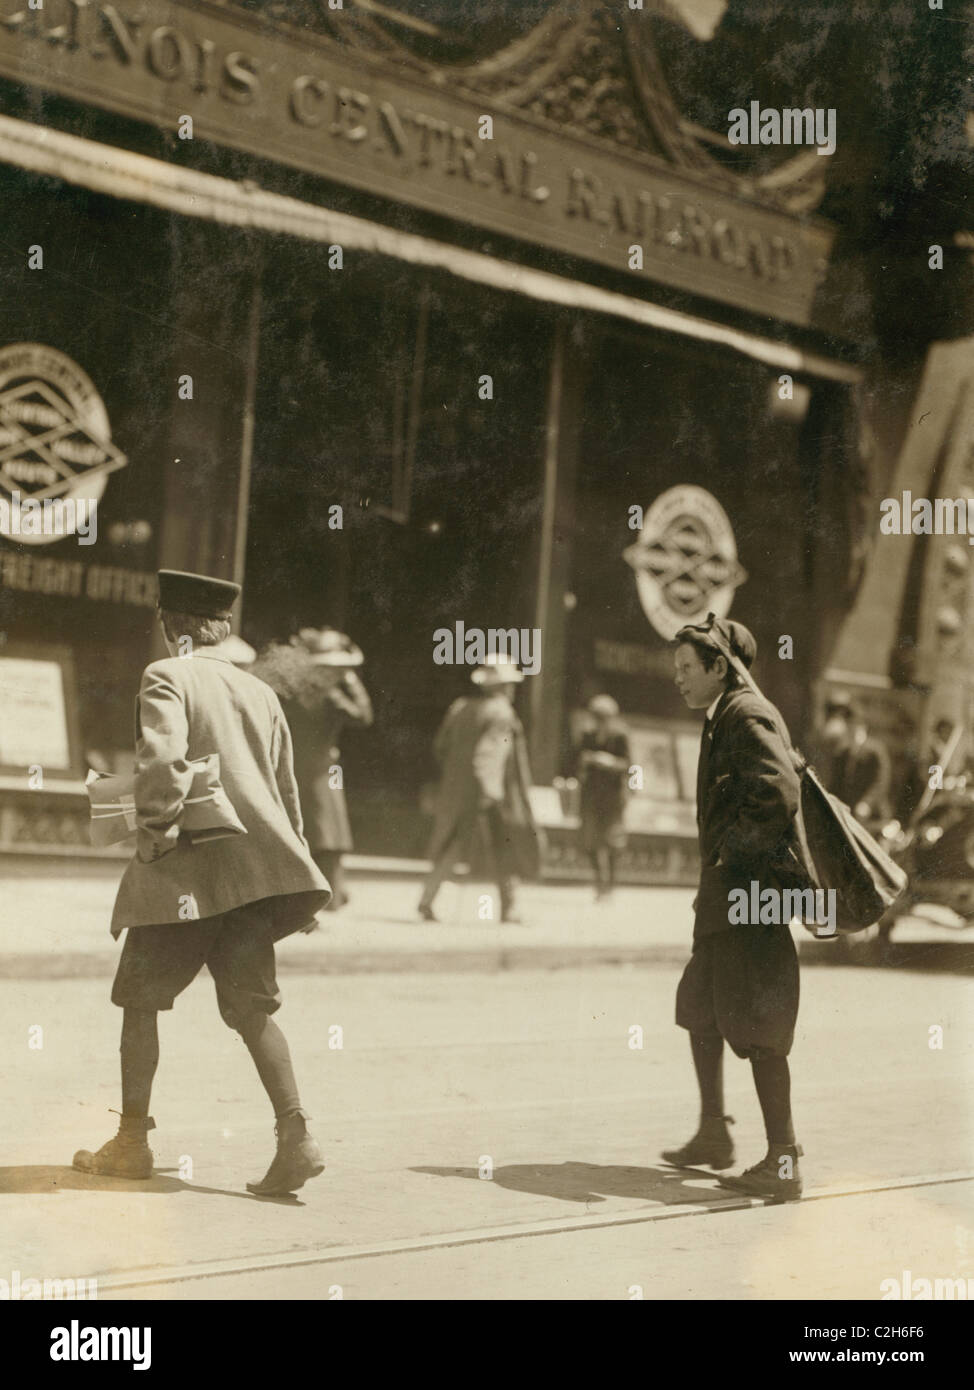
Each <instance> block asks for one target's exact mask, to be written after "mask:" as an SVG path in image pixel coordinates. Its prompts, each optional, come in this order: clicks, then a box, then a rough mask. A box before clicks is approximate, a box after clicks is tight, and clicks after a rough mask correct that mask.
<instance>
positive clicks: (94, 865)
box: [0, 860, 693, 979]
mask: <svg viewBox="0 0 974 1390" xmlns="http://www.w3.org/2000/svg"><path fill="white" fill-rule="evenodd" d="M123 869H124V864H112V863H101V862H96V861H89V862H76V863H64V862H62V861H56V860H50V861H43V862H42V863H40V864H39V865H37V866H35V865H32V864H30V863H23V862H21V861H13V860H11V861H9V862H7V863H0V895H2V896H0V902H2V908H0V972H2V973H3V974H4V975H6V976H7V977H8V978H38V979H52V978H76V977H79V976H80V977H84V976H88V977H100V976H103V975H106V974H109V973H110V972H111V971H112V970H113V968H114V962H115V960H116V958H117V954H118V949H119V948H118V946H117V945H116V943H115V942H113V941H112V938H111V936H110V934H109V930H108V924H109V921H110V918H111V910H112V903H113V900H114V897H115V890H116V886H117V884H118V880H119V878H120V877H121V873H122V870H123ZM420 888H421V880H420V878H419V877H418V876H413V875H408V876H407V875H405V874H402V873H399V874H375V873H373V874H369V875H367V876H363V875H355V874H353V875H350V877H349V892H350V895H351V901H350V902H349V903H348V905H347V906H346V907H345V908H344V909H343V910H342V911H341V912H340V913H322V914H321V916H320V918H319V922H320V926H319V928H318V930H317V931H315V932H313V933H311V934H310V935H306V936H304V935H301V936H295V937H290V938H288V940H286V941H285V942H283V943H281V945H280V946H279V948H278V954H279V960H280V964H281V968H282V969H283V970H301V971H310V972H313V973H355V972H357V971H360V970H361V971H368V970H390V971H398V970H416V969H421V970H455V969H461V970H470V969H487V970H490V969H505V968H508V967H511V966H515V965H518V966H519V965H533V966H557V965H573V964H581V963H606V964H612V963H616V962H622V961H644V962H651V961H660V962H672V963H677V962H679V961H681V960H683V959H685V957H686V955H687V952H688V950H689V941H690V931H691V915H690V904H691V902H692V899H693V893H692V892H691V891H690V890H689V889H686V888H620V889H619V890H618V893H617V895H616V897H615V898H613V899H612V900H611V901H610V902H608V903H598V904H597V903H596V902H595V901H594V895H593V892H592V890H591V889H590V888H588V887H587V886H584V885H564V884H530V885H527V886H525V887H524V888H523V890H522V892H521V897H520V902H519V908H520V911H521V914H522V916H523V918H524V922H525V925H523V926H514V925H508V924H505V923H501V922H499V921H496V920H482V919H481V917H480V915H479V914H480V912H481V910H482V895H485V894H490V895H492V897H493V899H494V901H493V904H492V907H493V912H494V913H495V914H496V913H497V912H498V907H497V903H496V889H495V888H494V886H493V885H492V884H488V883H479V882H474V881H463V882H460V883H456V884H454V883H447V884H445V885H444V886H443V888H442V890H441V892H440V895H439V898H438V900H437V904H436V912H437V917H438V919H439V920H438V921H437V922H435V923H429V922H422V921H420V920H419V917H418V914H417V911H416V904H417V902H418V901H419V895H420Z"/></svg>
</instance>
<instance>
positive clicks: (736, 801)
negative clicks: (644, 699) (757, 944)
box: [694, 689, 812, 937]
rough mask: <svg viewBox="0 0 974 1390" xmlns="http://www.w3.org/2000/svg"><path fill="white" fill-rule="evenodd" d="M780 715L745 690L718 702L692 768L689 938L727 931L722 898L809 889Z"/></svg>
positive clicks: (794, 779)
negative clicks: (694, 866)
mask: <svg viewBox="0 0 974 1390" xmlns="http://www.w3.org/2000/svg"><path fill="white" fill-rule="evenodd" d="M790 747H791V740H790V738H789V737H788V730H787V728H786V727H785V723H784V720H783V719H782V718H781V715H780V714H779V713H778V711H777V710H776V709H775V708H774V706H773V705H771V704H769V702H768V701H767V700H764V699H762V698H760V697H759V696H757V695H754V694H752V693H751V691H749V690H744V689H732V690H729V691H726V692H725V693H724V694H723V695H722V696H721V698H720V703H719V704H718V706H717V709H716V710H715V711H714V718H713V724H712V726H711V727H710V728H709V729H708V728H706V727H705V729H704V733H703V737H702V739H701V742H700V761H699V763H698V765H697V827H698V830H699V835H700V860H701V871H700V889H699V893H698V895H697V902H696V920H695V922H694V936H696V937H699V936H709V935H711V934H712V933H714V932H718V931H724V930H726V929H727V927H728V926H729V925H730V924H729V923H728V920H727V916H728V894H729V893H730V892H731V891H732V890H733V889H736V888H744V889H749V887H750V884H751V882H752V880H757V881H758V882H759V884H760V886H761V888H762V889H764V888H776V889H778V890H784V889H786V888H806V887H809V886H810V884H811V883H812V879H811V876H810V874H809V864H808V860H807V858H806V851H805V849H804V845H803V836H802V832H801V829H800V821H799V820H798V811H799V801H800V783H799V778H798V773H797V772H796V770H795V767H794V763H793V761H792V758H791V756H790V754H789V749H790Z"/></svg>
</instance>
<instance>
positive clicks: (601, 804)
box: [575, 695, 630, 900]
mask: <svg viewBox="0 0 974 1390" xmlns="http://www.w3.org/2000/svg"><path fill="white" fill-rule="evenodd" d="M588 712H589V714H590V715H591V716H592V720H593V723H592V727H591V728H589V729H586V730H585V732H584V733H583V734H582V738H581V741H580V743H579V745H578V752H577V756H576V759H575V767H576V775H577V777H578V779H579V781H580V783H581V837H582V846H583V848H584V850H585V853H586V854H587V855H588V857H589V859H590V860H591V861H592V866H593V868H594V869H595V896H596V899H597V900H598V899H602V898H608V897H609V896H610V894H611V893H612V890H613V888H614V887H615V881H616V866H617V863H618V859H619V855H620V853H621V852H622V850H624V849H625V847H626V831H625V825H624V823H623V817H624V815H625V808H626V795H627V777H628V773H629V765H630V752H629V739H628V738H627V737H626V733H625V731H624V730H623V729H622V728H620V727H619V724H618V719H619V706H618V705H617V704H616V702H615V700H613V698H612V696H611V695H595V696H593V697H592V699H591V700H590V701H589V703H588Z"/></svg>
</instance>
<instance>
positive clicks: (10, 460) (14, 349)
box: [0, 343, 127, 545]
mask: <svg viewBox="0 0 974 1390" xmlns="http://www.w3.org/2000/svg"><path fill="white" fill-rule="evenodd" d="M126 461H127V460H126V458H125V455H124V454H123V453H121V452H120V451H119V450H118V449H116V448H115V446H114V444H112V442H111V432H110V429H109V424H108V413H107V411H106V410H105V405H104V402H103V401H102V399H101V397H100V396H99V394H98V392H97V391H96V390H95V388H94V385H93V384H92V382H91V381H90V379H89V378H88V377H87V376H86V375H85V373H84V372H83V371H82V370H81V368H80V367H79V366H78V365H77V363H75V362H72V360H71V358H70V357H66V356H65V355H64V353H63V352H58V351H57V349H56V348H50V347H44V346H42V345H41V344H40V343H14V344H11V345H10V346H9V347H5V348H0V535H4V536H7V537H9V538H10V539H11V540H15V541H18V542H20V543H21V544H23V545H47V544H50V542H52V541H56V540H58V539H60V538H61V537H62V536H64V535H71V534H72V533H73V532H74V530H75V526H76V524H77V520H78V517H79V514H80V515H81V516H84V517H87V516H88V515H89V513H90V512H91V510H93V504H97V502H98V500H99V499H100V497H101V495H102V493H103V492H104V491H105V483H106V481H107V478H108V474H109V473H111V472H113V471H114V470H115V469H116V468H122V467H124V465H125V463H126ZM79 503H80V504H81V505H80V506H79Z"/></svg>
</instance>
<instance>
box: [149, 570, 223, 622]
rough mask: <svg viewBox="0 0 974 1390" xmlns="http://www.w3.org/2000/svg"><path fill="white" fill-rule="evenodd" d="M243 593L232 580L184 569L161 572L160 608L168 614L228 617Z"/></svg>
mask: <svg viewBox="0 0 974 1390" xmlns="http://www.w3.org/2000/svg"><path fill="white" fill-rule="evenodd" d="M239 594H240V585H239V584H234V582H233V581H232V580H231V579H214V578H212V576H211V575H208V574H185V573H184V572H183V571H182V570H160V571H159V607H160V608H164V609H165V610H166V611H167V612H169V613H191V614H193V616H194V617H197V618H229V616H230V609H231V608H232V607H233V605H234V601H235V600H236V599H237V597H238V595H239Z"/></svg>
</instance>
